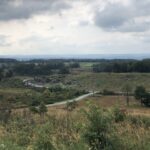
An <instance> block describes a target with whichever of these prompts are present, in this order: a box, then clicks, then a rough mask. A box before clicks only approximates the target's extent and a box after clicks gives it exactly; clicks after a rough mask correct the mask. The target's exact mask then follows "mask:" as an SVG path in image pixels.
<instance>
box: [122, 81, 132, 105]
mask: <svg viewBox="0 0 150 150" xmlns="http://www.w3.org/2000/svg"><path fill="white" fill-rule="evenodd" d="M122 90H123V92H124V95H125V96H126V103H127V106H129V102H130V93H131V91H132V87H131V86H130V85H129V84H125V85H124V86H123V88H122Z"/></svg>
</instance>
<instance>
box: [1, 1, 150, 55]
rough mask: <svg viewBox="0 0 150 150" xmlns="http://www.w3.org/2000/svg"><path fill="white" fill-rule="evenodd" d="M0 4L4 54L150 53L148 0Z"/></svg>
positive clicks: (7, 2) (10, 2) (2, 2)
mask: <svg viewBox="0 0 150 150" xmlns="http://www.w3.org/2000/svg"><path fill="white" fill-rule="evenodd" d="M0 4H1V5H0V35H1V36H0V54H49V55H50V54H81V53H82V54H83V53H84V54H88V53H95V54H96V53H147V52H150V43H149V42H148V41H149V37H150V36H149V35H150V34H149V32H150V9H149V7H150V1H149V0H145V1H141V0H93V1H91V0H42V1H41V0H37V1H36V2H35V0H31V1H30V0H26V1H25V0H15V1H11V0H2V1H0ZM23 4H24V5H23ZM48 4H49V5H48ZM27 6H29V7H27ZM6 10H9V11H6Z"/></svg>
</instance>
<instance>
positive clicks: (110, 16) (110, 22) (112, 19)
mask: <svg viewBox="0 0 150 150" xmlns="http://www.w3.org/2000/svg"><path fill="white" fill-rule="evenodd" d="M126 20H128V12H127V8H125V6H123V5H121V4H110V5H108V6H107V7H106V8H105V9H104V10H103V11H97V12H96V14H95V18H94V21H95V23H96V25H98V26H100V27H102V28H104V29H107V28H112V29H113V28H116V27H119V26H121V25H123V24H124V22H125V21H126Z"/></svg>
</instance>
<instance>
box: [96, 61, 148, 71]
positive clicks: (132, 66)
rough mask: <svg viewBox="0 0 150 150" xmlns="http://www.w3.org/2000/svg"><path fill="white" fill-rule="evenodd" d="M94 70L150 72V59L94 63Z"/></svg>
mask: <svg viewBox="0 0 150 150" xmlns="http://www.w3.org/2000/svg"><path fill="white" fill-rule="evenodd" d="M93 71H94V72H116V73H125V72H141V73H144V72H145V73H146V72H150V59H145V60H141V61H121V60H120V61H109V62H101V63H98V64H94V65H93Z"/></svg>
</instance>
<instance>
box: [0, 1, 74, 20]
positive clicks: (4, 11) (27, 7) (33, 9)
mask: <svg viewBox="0 0 150 150" xmlns="http://www.w3.org/2000/svg"><path fill="white" fill-rule="evenodd" d="M70 7H71V6H70V5H69V4H68V3H67V1H65V0H1V1H0V20H1V21H7V20H12V19H26V18H29V17H31V16H32V15H35V14H38V13H41V12H50V13H57V12H60V11H61V10H63V9H67V8H70Z"/></svg>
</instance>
